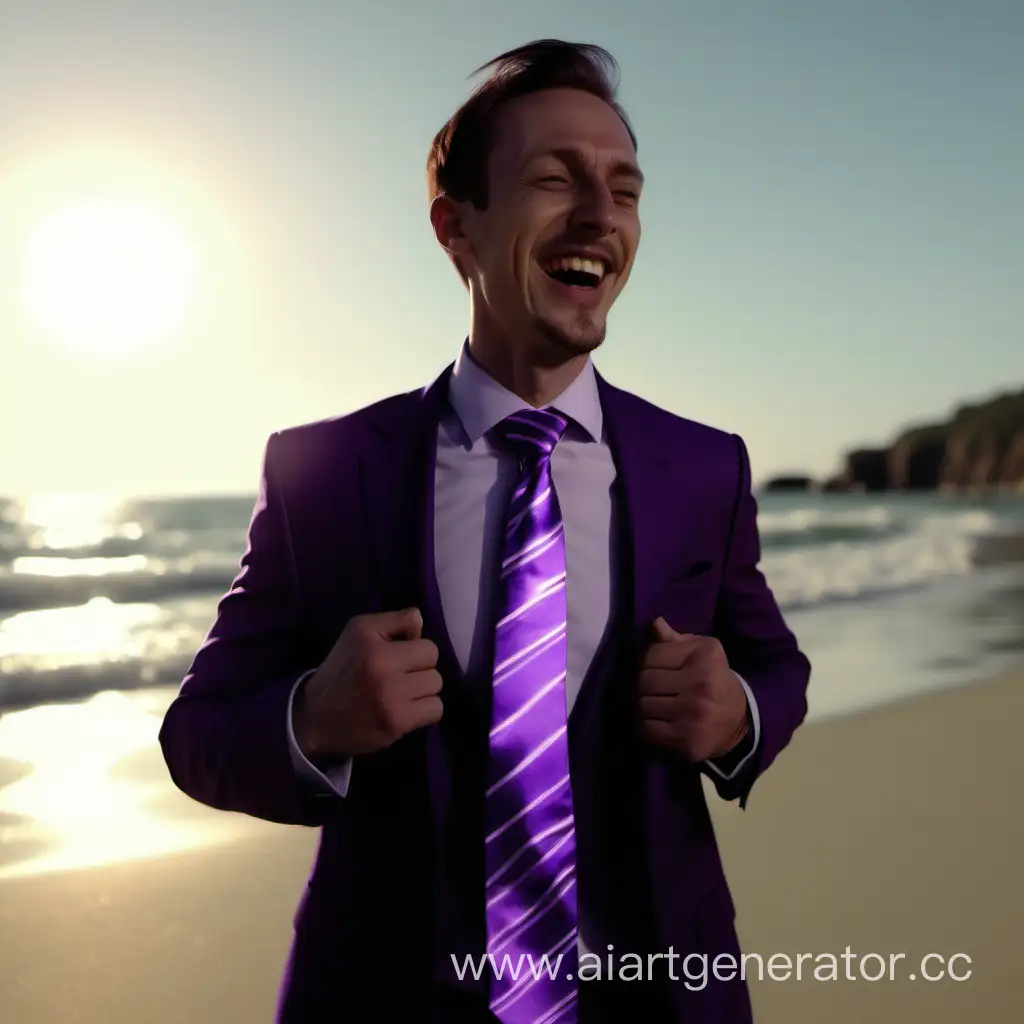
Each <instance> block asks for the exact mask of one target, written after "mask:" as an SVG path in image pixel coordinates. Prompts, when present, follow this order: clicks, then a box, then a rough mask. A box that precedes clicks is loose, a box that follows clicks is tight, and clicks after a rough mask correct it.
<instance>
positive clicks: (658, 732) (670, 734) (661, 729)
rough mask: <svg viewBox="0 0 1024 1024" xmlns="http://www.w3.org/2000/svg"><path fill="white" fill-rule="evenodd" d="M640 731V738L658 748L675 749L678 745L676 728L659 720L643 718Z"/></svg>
mask: <svg viewBox="0 0 1024 1024" xmlns="http://www.w3.org/2000/svg"><path fill="white" fill-rule="evenodd" d="M638 731H639V733H640V738H641V739H643V740H646V741H647V742H648V743H653V744H654V745H655V746H658V747H673V746H675V745H676V744H677V740H676V733H675V727H674V726H673V725H672V724H671V723H669V722H661V721H659V720H658V719H652V718H642V719H640V722H639V728H638Z"/></svg>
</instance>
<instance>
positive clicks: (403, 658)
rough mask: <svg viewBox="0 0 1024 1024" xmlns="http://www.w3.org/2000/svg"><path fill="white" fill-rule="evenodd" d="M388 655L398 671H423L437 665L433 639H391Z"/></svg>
mask: <svg viewBox="0 0 1024 1024" xmlns="http://www.w3.org/2000/svg"><path fill="white" fill-rule="evenodd" d="M388 655H389V656H392V655H393V657H394V659H395V660H394V661H393V662H392V664H393V665H395V667H396V668H397V669H398V671H400V672H423V671H425V670H427V669H431V668H436V667H437V658H438V651H437V644H435V643H434V641H433V640H426V639H423V638H421V639H419V640H392V641H391V643H390V646H389V648H388Z"/></svg>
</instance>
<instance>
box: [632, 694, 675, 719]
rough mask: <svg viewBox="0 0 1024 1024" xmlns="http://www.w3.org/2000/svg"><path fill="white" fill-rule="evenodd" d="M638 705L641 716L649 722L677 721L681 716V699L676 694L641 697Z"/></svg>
mask: <svg viewBox="0 0 1024 1024" xmlns="http://www.w3.org/2000/svg"><path fill="white" fill-rule="evenodd" d="M638 705H639V710H640V717H641V718H642V719H645V720H646V721H649V722H650V721H655V722H676V721H678V720H679V717H680V707H679V701H678V700H677V698H676V697H675V696H674V695H672V696H654V697H650V696H647V697H641V698H640V700H639V701H638Z"/></svg>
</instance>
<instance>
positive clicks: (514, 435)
mask: <svg viewBox="0 0 1024 1024" xmlns="http://www.w3.org/2000/svg"><path fill="white" fill-rule="evenodd" d="M568 425H569V420H568V419H567V418H566V417H565V416H563V415H562V414H561V413H560V412H556V411H555V410H553V409H523V410H522V411H521V412H514V413H512V415H511V416H506V417H505V419H503V420H502V421H501V422H500V423H499V424H498V425H497V426H496V427H495V428H494V432H495V433H496V434H497V435H498V436H499V437H500V438H501V439H502V440H503V441H505V442H507V443H508V444H509V445H510V446H511V447H512V448H514V449H515V451H516V453H517V454H519V455H522V456H526V457H530V456H532V457H534V458H536V457H537V456H541V457H546V456H549V455H550V454H551V453H552V452H553V451H554V448H555V445H556V444H558V442H559V441H560V440H561V439H562V435H563V434H564V433H565V428H566V427H567V426H568Z"/></svg>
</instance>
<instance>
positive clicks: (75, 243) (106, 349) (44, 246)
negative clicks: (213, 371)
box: [23, 197, 197, 355]
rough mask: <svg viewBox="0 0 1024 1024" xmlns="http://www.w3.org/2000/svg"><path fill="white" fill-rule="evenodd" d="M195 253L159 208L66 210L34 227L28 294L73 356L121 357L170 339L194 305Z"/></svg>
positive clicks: (105, 204)
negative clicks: (75, 353) (82, 354)
mask: <svg viewBox="0 0 1024 1024" xmlns="http://www.w3.org/2000/svg"><path fill="white" fill-rule="evenodd" d="M196 277H197V266H196V254H195V250H194V248H193V246H192V245H191V244H190V241H189V239H188V238H187V236H186V235H185V233H184V232H183V231H181V229H180V228H179V227H178V226H177V225H176V224H175V223H174V221H173V220H172V219H171V218H169V217H168V216H166V215H165V214H164V213H162V212H161V211H160V210H159V209H157V208H156V207H154V206H151V205H149V204H147V203H144V202H141V201H138V200H135V199H130V198H120V197H113V198H108V197H100V198H93V199H84V200H80V201H78V202H74V203H70V204H68V205H66V206H63V207H60V208H59V209H57V210H55V211H53V212H52V213H50V214H49V215H47V216H45V217H44V218H42V220H41V221H40V222H39V223H38V224H37V225H36V226H35V228H34V230H33V231H32V232H31V235H30V237H29V240H28V246H27V251H26V254H25V262H24V282H23V285H24V291H23V297H24V302H25V308H26V312H27V314H28V316H29V319H30V320H31V322H32V323H33V324H34V325H35V327H36V328H37V329H38V330H40V331H41V332H42V333H43V334H45V335H46V336H48V337H49V338H51V339H53V340H56V341H58V342H59V343H61V344H63V345H65V346H66V347H68V348H69V349H72V350H74V351H77V352H80V353H85V354H95V355H121V354H126V353H130V352H135V351H138V350H141V349H145V348H149V347H152V346H154V345H157V344H161V343H163V342H166V341H169V340H171V339H172V338H173V337H174V336H175V335H176V334H177V333H178V332H179V331H180V330H181V327H182V325H183V322H184V320H185V318H186V316H187V315H188V313H189V310H190V308H191V306H192V303H193V300H194V297H195V290H196Z"/></svg>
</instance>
